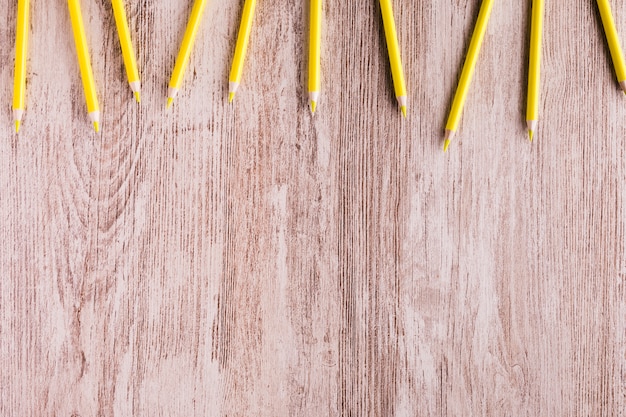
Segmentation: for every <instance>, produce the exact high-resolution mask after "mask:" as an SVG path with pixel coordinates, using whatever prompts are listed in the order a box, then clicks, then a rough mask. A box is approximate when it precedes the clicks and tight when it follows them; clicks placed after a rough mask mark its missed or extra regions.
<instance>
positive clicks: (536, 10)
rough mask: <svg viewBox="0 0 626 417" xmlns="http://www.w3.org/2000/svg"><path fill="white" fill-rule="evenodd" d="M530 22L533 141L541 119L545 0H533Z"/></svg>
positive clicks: (529, 115) (528, 116)
mask: <svg viewBox="0 0 626 417" xmlns="http://www.w3.org/2000/svg"><path fill="white" fill-rule="evenodd" d="M532 2H533V6H532V17H531V24H530V59H529V61H528V99H527V101H526V125H527V126H528V139H529V140H530V141H531V142H532V141H533V134H534V133H535V130H537V124H538V119H539V79H540V70H541V37H542V34H543V0H532Z"/></svg>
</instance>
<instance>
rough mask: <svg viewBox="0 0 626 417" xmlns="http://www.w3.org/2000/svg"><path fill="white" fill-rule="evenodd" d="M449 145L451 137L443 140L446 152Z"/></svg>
mask: <svg viewBox="0 0 626 417" xmlns="http://www.w3.org/2000/svg"><path fill="white" fill-rule="evenodd" d="M448 146H450V139H446V140H445V141H444V142H443V151H444V152H448Z"/></svg>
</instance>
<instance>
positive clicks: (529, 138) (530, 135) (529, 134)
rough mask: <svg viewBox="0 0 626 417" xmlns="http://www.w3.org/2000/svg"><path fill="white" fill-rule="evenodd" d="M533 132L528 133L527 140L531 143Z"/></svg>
mask: <svg viewBox="0 0 626 417" xmlns="http://www.w3.org/2000/svg"><path fill="white" fill-rule="evenodd" d="M533 135H534V132H533V131H532V130H529V131H528V140H529V141H530V142H531V143H532V141H533Z"/></svg>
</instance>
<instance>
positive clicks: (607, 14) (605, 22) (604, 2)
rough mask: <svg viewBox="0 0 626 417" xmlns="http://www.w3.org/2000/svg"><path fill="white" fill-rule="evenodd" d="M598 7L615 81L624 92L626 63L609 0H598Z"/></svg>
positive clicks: (625, 86)
mask: <svg viewBox="0 0 626 417" xmlns="http://www.w3.org/2000/svg"><path fill="white" fill-rule="evenodd" d="M598 9H600V17H601V19H602V26H604V33H605V34H606V40H607V42H608V44H609V50H610V51H611V58H612V59H613V66H614V67H615V74H616V75H617V81H619V85H620V87H622V90H624V92H625V93H626V64H624V53H623V52H622V47H621V46H620V43H619V37H618V36H617V29H615V22H614V21H613V13H611V5H610V4H609V0H598Z"/></svg>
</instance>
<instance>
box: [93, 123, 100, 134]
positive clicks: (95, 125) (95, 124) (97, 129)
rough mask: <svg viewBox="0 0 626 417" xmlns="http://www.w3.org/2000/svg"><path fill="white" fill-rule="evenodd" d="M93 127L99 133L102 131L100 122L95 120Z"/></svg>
mask: <svg viewBox="0 0 626 417" xmlns="http://www.w3.org/2000/svg"><path fill="white" fill-rule="evenodd" d="M93 129H94V130H95V131H96V133H98V132H99V131H100V125H99V124H98V122H93Z"/></svg>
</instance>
